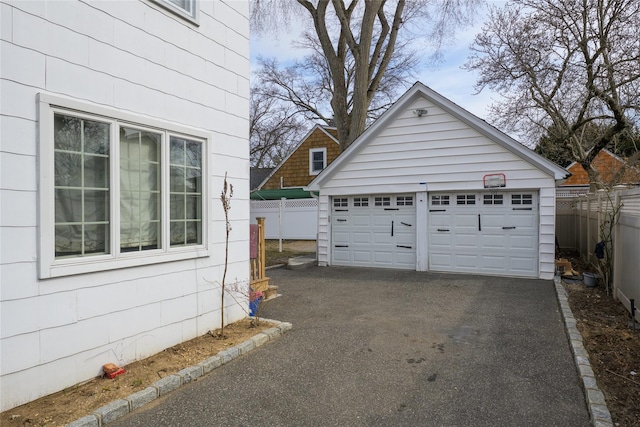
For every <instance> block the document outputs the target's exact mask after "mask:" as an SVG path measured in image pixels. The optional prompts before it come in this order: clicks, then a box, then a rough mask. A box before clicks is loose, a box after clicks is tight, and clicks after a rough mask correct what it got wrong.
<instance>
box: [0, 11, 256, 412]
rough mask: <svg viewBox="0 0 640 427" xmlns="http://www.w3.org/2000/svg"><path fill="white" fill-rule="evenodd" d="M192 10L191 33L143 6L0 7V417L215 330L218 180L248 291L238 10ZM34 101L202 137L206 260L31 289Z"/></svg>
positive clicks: (233, 270)
mask: <svg viewBox="0 0 640 427" xmlns="http://www.w3.org/2000/svg"><path fill="white" fill-rule="evenodd" d="M197 4H198V5H199V7H200V10H199V14H198V25H194V24H193V23H192V22H190V21H187V20H185V19H183V18H181V17H178V16H177V15H175V14H173V13H171V12H169V11H168V10H166V9H164V8H162V7H160V6H159V5H158V4H157V3H154V2H151V1H126V2H110V1H106V2H83V1H38V2H34V1H3V0H2V1H0V55H1V59H0V62H1V63H2V69H1V74H0V91H1V92H2V100H3V102H2V103H0V126H1V128H2V139H1V141H0V144H1V145H0V197H1V202H0V236H1V240H0V277H2V280H0V286H1V289H0V312H2V331H1V335H0V340H1V341H0V350H1V354H0V359H1V360H2V370H1V371H0V375H1V377H0V395H1V396H2V399H0V402H1V407H0V410H2V411H4V410H7V409H10V408H13V407H15V406H17V405H20V404H23V403H26V402H28V401H31V400H33V399H36V398H38V397H41V396H43V395H46V394H49V393H52V392H55V391H58V390H61V389H63V388H65V387H69V386H72V385H74V384H77V383H79V382H82V381H85V380H87V379H90V378H93V377H95V376H97V375H99V374H100V368H101V366H102V365H103V364H105V363H108V362H112V363H117V364H121V365H125V364H127V363H130V362H132V361H134V360H137V359H140V358H144V357H147V356H149V355H151V354H153V353H156V352H158V351H160V350H162V349H164V348H166V347H169V346H172V345H175V344H178V343H180V342H183V341H185V340H188V339H191V338H194V337H196V336H198V335H201V334H204V333H205V332H207V331H209V330H211V329H214V328H217V327H219V326H220V308H221V307H220V301H221V298H220V290H219V285H218V283H219V282H220V280H221V275H222V265H223V263H224V253H225V252H224V246H225V243H224V235H225V233H224V230H225V221H224V212H223V210H222V208H221V203H220V201H219V194H220V191H221V190H222V185H223V179H224V175H225V172H228V180H229V182H230V183H232V184H233V186H234V197H233V199H232V201H231V204H232V209H231V211H230V216H231V225H232V232H231V236H230V237H231V241H230V244H229V247H230V251H229V271H228V275H227V277H233V278H237V279H238V280H239V281H241V282H242V281H248V274H249V262H248V251H247V247H248V243H247V242H248V239H249V190H248V188H249V167H248V165H249V162H248V141H247V136H246V135H247V129H248V115H249V25H248V13H249V11H248V2H247V1H234V2H211V1H198V2H197ZM39 93H48V94H51V95H55V96H60V97H66V98H68V99H72V100H77V101H79V102H84V103H89V104H92V105H97V106H99V107H104V108H106V109H116V110H117V111H123V112H126V113H127V114H133V115H135V116H139V117H146V118H150V119H153V120H157V121H164V122H170V123H172V124H176V125H180V126H184V127H188V128H195V129H200V130H202V131H204V132H207V133H209V134H210V135H211V139H210V144H209V147H208V148H209V153H207V156H206V158H205V163H206V166H207V170H208V172H209V176H208V177H207V184H206V185H207V186H208V189H209V194H208V195H209V200H207V201H206V210H207V212H208V219H209V224H208V236H207V238H208V243H209V247H208V249H209V256H208V257H205V258H197V259H192V260H186V261H175V262H170V263H162V264H154V265H142V266H138V267H130V268H125V269H120V270H111V271H106V272H96V273H90V274H78V275H72V276H66V277H60V278H53V279H47V280H38V245H39V242H38V232H39V228H38V224H37V213H38V210H37V209H38V199H39V193H38V133H37V132H38V114H37V108H36V106H37V103H36V97H37V95H38V94H39ZM226 303H227V304H228V307H227V309H226V310H225V314H226V317H227V322H230V321H235V320H237V319H240V318H242V317H244V316H245V312H244V311H243V309H242V307H240V306H238V305H237V304H236V303H235V302H234V301H233V300H232V299H231V298H227V299H226Z"/></svg>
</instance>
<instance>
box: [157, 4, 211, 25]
mask: <svg viewBox="0 0 640 427" xmlns="http://www.w3.org/2000/svg"><path fill="white" fill-rule="evenodd" d="M151 1H152V2H153V3H155V4H157V5H158V6H160V7H162V8H163V9H165V10H167V11H169V12H171V13H173V14H175V15H178V16H180V17H181V18H184V19H186V20H187V21H190V22H191V23H193V24H195V25H200V4H199V3H200V0H190V1H191V4H192V7H193V13H189V12H188V11H187V10H186V9H183V8H181V7H180V6H178V5H177V4H174V3H172V2H171V1H169V0H151Z"/></svg>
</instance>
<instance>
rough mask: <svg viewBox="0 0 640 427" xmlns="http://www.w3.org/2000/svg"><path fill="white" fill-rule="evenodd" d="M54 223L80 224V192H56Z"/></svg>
mask: <svg viewBox="0 0 640 427" xmlns="http://www.w3.org/2000/svg"><path fill="white" fill-rule="evenodd" d="M55 221H56V223H69V222H77V223H79V222H82V190H60V189H58V190H56V214H55Z"/></svg>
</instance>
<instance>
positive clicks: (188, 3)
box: [167, 0, 193, 16]
mask: <svg viewBox="0 0 640 427" xmlns="http://www.w3.org/2000/svg"><path fill="white" fill-rule="evenodd" d="M167 1H169V2H170V3H173V4H174V5H176V6H177V7H179V8H180V9H182V10H184V11H185V12H187V13H188V14H189V15H191V16H193V0H167Z"/></svg>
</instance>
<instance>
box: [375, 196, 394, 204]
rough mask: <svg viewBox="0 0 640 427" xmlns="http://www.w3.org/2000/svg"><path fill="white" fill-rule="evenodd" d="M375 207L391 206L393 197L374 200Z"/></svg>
mask: <svg viewBox="0 0 640 427" xmlns="http://www.w3.org/2000/svg"><path fill="white" fill-rule="evenodd" d="M374 205H375V206H391V197H376V198H375V199H374Z"/></svg>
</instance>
